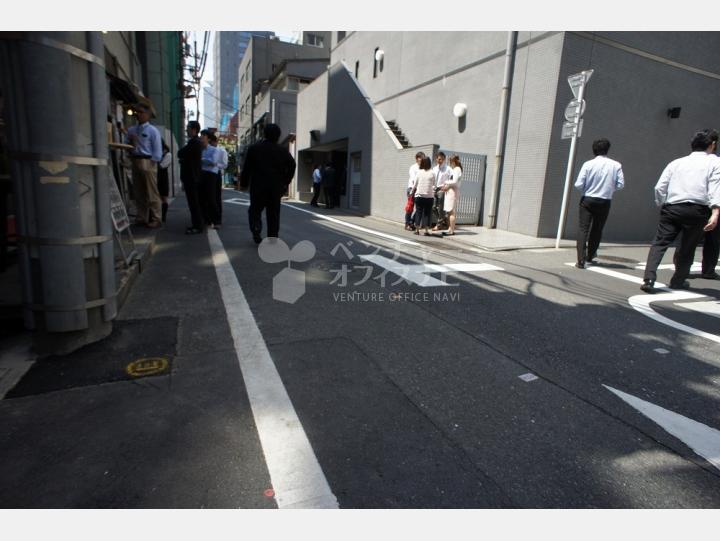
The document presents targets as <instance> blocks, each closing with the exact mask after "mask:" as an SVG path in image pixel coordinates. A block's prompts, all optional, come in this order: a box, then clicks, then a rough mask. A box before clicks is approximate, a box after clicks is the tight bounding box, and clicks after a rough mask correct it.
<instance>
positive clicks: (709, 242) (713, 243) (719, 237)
mask: <svg viewBox="0 0 720 541" xmlns="http://www.w3.org/2000/svg"><path fill="white" fill-rule="evenodd" d="M705 132H706V133H707V134H708V135H710V140H711V141H712V142H713V143H715V152H717V143H718V132H717V130H711V129H710V130H705ZM715 156H716V157H717V155H716V154H715ZM717 159H718V160H720V158H717ZM719 256H720V227H716V228H715V229H713V230H712V231H708V232H706V233H705V238H704V239H703V251H702V270H701V273H702V274H701V275H700V276H701V277H702V278H705V279H706V280H720V274H718V273H717V271H716V270H715V268H716V267H717V263H718V257H719Z"/></svg>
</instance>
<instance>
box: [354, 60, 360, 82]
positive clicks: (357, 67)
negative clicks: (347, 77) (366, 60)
mask: <svg viewBox="0 0 720 541" xmlns="http://www.w3.org/2000/svg"><path fill="white" fill-rule="evenodd" d="M359 73H360V61H359V60H358V61H357V62H355V78H356V79H357V78H358V74H359Z"/></svg>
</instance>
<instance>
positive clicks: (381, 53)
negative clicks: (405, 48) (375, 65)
mask: <svg viewBox="0 0 720 541" xmlns="http://www.w3.org/2000/svg"><path fill="white" fill-rule="evenodd" d="M383 58H385V51H383V50H382V49H378V50H377V51H375V60H376V61H378V62H382V60H383Z"/></svg>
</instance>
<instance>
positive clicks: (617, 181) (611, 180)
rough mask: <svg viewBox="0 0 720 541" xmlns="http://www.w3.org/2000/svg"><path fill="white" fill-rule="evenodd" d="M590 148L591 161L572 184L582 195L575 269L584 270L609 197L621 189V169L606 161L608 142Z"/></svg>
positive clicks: (597, 241) (594, 251)
mask: <svg viewBox="0 0 720 541" xmlns="http://www.w3.org/2000/svg"><path fill="white" fill-rule="evenodd" d="M592 148H593V154H595V159H592V160H590V161H587V162H585V163H584V164H583V166H582V168H581V169H580V173H579V174H578V178H577V181H576V182H575V187H576V188H577V189H578V190H580V191H581V192H582V197H581V198H580V215H579V218H578V229H579V231H578V236H577V263H576V264H575V266H576V267H577V268H579V269H584V268H585V265H586V264H587V263H588V262H591V263H594V261H593V260H594V259H595V256H596V255H597V250H598V247H599V246H600V240H601V239H602V231H603V227H605V222H606V221H607V217H608V214H609V213H610V201H611V200H612V196H613V193H615V191H616V190H622V189H623V187H624V186H625V177H623V172H622V165H621V164H620V162H616V161H615V160H611V159H610V158H608V157H607V153H608V150H610V141H608V140H607V139H598V140H597V141H595V142H594V143H593V145H592Z"/></svg>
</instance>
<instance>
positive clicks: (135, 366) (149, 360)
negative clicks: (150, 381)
mask: <svg viewBox="0 0 720 541" xmlns="http://www.w3.org/2000/svg"><path fill="white" fill-rule="evenodd" d="M169 365H170V363H169V362H168V360H167V359H166V358H165V357H146V358H143V359H138V360H136V361H133V362H131V363H130V364H129V365H127V368H125V372H127V373H128V375H130V376H133V377H135V378H141V377H144V376H154V375H155V374H159V373H161V372H164V371H165V370H167V367H168V366H169Z"/></svg>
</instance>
